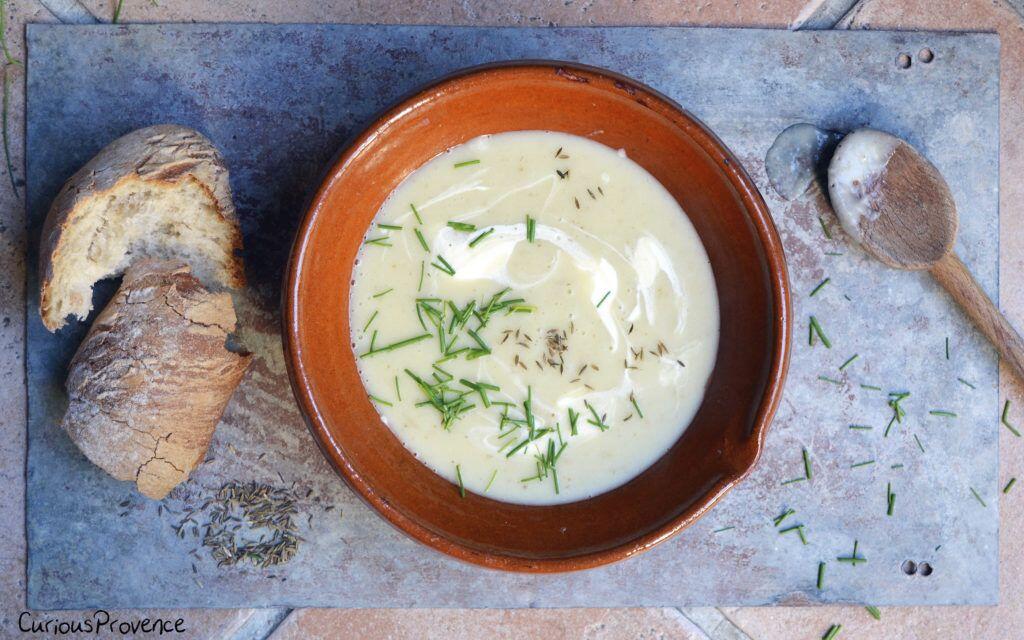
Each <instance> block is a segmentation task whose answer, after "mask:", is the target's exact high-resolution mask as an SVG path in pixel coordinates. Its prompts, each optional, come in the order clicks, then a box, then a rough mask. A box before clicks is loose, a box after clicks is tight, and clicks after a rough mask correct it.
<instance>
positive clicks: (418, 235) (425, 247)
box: [413, 228, 430, 253]
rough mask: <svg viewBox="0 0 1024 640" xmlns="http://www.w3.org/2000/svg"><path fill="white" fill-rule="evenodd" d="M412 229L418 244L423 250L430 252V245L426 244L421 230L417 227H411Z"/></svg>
mask: <svg viewBox="0 0 1024 640" xmlns="http://www.w3.org/2000/svg"><path fill="white" fill-rule="evenodd" d="M413 231H414V232H416V239H417V240H419V241H420V246H421V247H423V250H424V251H426V252H427V253H430V245H428V244H427V239H426V238H424V237H423V232H422V231H420V230H419V228H416V229H413Z"/></svg>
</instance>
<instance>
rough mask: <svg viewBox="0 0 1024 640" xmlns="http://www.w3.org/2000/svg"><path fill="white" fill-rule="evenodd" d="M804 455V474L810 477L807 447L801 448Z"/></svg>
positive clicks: (809, 457)
mask: <svg viewBox="0 0 1024 640" xmlns="http://www.w3.org/2000/svg"><path fill="white" fill-rule="evenodd" d="M802 453H803V456H804V475H805V476H807V479H808V480H810V479H811V456H810V455H809V454H808V453H807V449H803V450H802Z"/></svg>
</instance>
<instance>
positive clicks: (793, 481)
mask: <svg viewBox="0 0 1024 640" xmlns="http://www.w3.org/2000/svg"><path fill="white" fill-rule="evenodd" d="M806 479H807V478H806V477H804V476H800V477H798V478H790V479H789V480H783V481H782V484H783V485H787V484H794V483H797V482H803V481H804V480H806Z"/></svg>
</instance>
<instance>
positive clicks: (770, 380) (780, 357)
mask: <svg viewBox="0 0 1024 640" xmlns="http://www.w3.org/2000/svg"><path fill="white" fill-rule="evenodd" d="M537 129H540V130H551V131H563V132H567V133H571V134H575V135H580V136H586V137H589V138H591V139H593V140H596V141H598V142H601V143H603V144H605V145H608V146H610V147H613V148H622V149H625V150H626V153H627V154H628V156H629V157H630V158H632V159H633V160H635V161H636V162H638V163H640V164H641V165H642V166H643V167H644V168H645V169H647V171H649V172H650V173H651V174H653V175H654V177H655V178H657V179H658V180H659V181H660V182H661V183H662V184H663V185H664V186H665V188H666V189H668V191H669V192H670V193H671V194H672V195H673V196H674V197H675V198H676V199H677V200H678V202H679V204H680V205H681V206H682V208H683V209H684V210H685V211H686V213H687V214H688V215H689V217H690V219H691V220H692V222H693V224H694V227H695V228H696V230H697V232H698V233H699V235H700V238H701V240H702V241H703V243H704V246H705V248H706V249H707V253H708V256H709V257H710V259H711V264H712V268H713V271H714V275H715V280H716V284H717V291H718V298H719V305H720V311H721V341H720V347H719V352H718V356H717V361H716V365H715V369H714V372H713V374H712V376H711V379H710V382H709V386H708V389H707V393H706V395H705V398H704V402H703V405H702V406H701V408H700V410H699V411H698V413H697V415H696V417H695V418H694V420H693V422H692V423H691V425H690V426H689V428H688V429H687V430H686V431H685V433H684V434H683V435H682V437H681V438H680V439H679V441H678V442H677V443H676V444H675V445H674V446H673V447H672V448H671V450H669V451H668V452H667V453H666V454H665V455H664V456H663V457H662V458H661V459H659V460H658V461H657V462H655V463H654V465H652V466H651V467H650V468H649V469H647V470H646V471H645V472H643V473H642V474H640V475H639V476H638V477H636V478H635V479H633V480H632V481H630V482H628V483H627V484H625V485H623V486H621V487H619V488H617V489H615V490H613V491H610V492H608V493H605V494H602V495H599V496H596V497H594V498H592V499H589V500H584V501H580V502H574V503H570V504H564V505H557V506H526V505H518V504H509V503H503V502H498V501H495V500H491V499H489V498H486V497H483V496H479V495H473V494H467V496H466V497H465V498H464V499H462V498H460V497H459V494H458V489H457V487H455V486H454V485H452V484H451V483H449V482H448V481H446V480H445V479H443V478H441V477H440V476H438V475H436V474H435V473H433V472H432V471H430V469H428V468H427V467H426V466H424V465H423V464H422V463H420V462H419V461H418V460H417V459H416V458H415V457H414V456H413V455H412V454H411V453H410V452H409V451H408V450H407V449H405V447H403V446H402V444H401V442H400V441H399V440H398V439H397V438H396V437H395V436H394V435H393V434H392V432H391V431H390V430H389V429H388V428H387V426H386V425H384V424H383V423H382V422H381V420H380V417H379V415H378V414H377V413H376V411H375V410H374V408H373V406H372V404H371V403H370V401H369V399H368V398H367V396H366V393H365V391H364V389H363V386H362V382H361V380H360V377H359V373H358V371H357V369H356V362H355V357H354V355H353V352H352V348H351V346H350V344H351V340H350V337H349V288H350V284H351V282H350V281H351V277H352V266H353V261H354V260H355V257H356V253H357V251H358V249H359V245H360V242H361V240H362V237H363V234H364V232H365V230H366V228H367V226H368V225H369V224H370V222H371V220H372V219H373V217H374V215H375V214H376V213H377V211H378V209H379V208H380V206H381V204H382V203H383V202H384V199H385V198H386V197H387V196H388V194H390V193H391V192H392V191H393V190H394V189H395V188H396V187H397V186H398V184H399V183H400V182H401V181H402V180H403V179H404V178H405V177H406V176H408V175H409V174H410V173H411V172H412V171H414V170H415V169H417V168H418V167H420V166H421V165H423V164H424V163H425V162H427V161H428V160H430V159H431V158H433V157H434V156H436V155H437V154H439V153H441V152H442V151H444V150H445V149H448V148H450V147H453V146H455V145H458V144H461V143H463V142H466V141H467V140H470V139H472V138H475V137H477V136H480V135H482V134H487V133H491V134H493V133H500V132H504V131H516V130H537ZM285 289H286V292H285V297H286V300H285V305H284V306H285V314H284V340H285V348H286V351H287V358H286V360H287V363H288V366H289V370H290V374H291V379H292V384H293V388H294V390H295V394H296V397H297V399H298V402H299V406H300V408H301V409H302V411H303V413H304V414H305V416H306V418H307V421H308V423H309V427H310V430H311V431H312V433H313V435H314V437H315V438H316V440H317V442H318V443H319V445H320V447H321V449H322V451H323V453H324V455H325V456H326V457H327V459H328V461H329V462H330V463H331V464H332V465H333V466H334V467H335V469H337V470H338V472H339V473H340V474H341V475H342V477H343V478H344V479H345V480H346V481H347V482H348V484H349V485H350V486H351V487H352V488H353V489H354V490H355V491H356V492H357V493H358V494H359V495H360V496H362V498H363V499H364V500H365V501H366V502H367V503H368V504H369V505H370V506H371V507H373V508H374V509H376V510H377V511H378V512H379V513H380V514H381V516H383V517H384V518H386V519H387V520H388V521H389V522H391V523H392V524H394V525H395V526H396V527H398V528H399V529H401V530H402V531H404V532H406V533H407V534H409V535H410V536H412V537H413V538H415V539H416V540H419V541H421V542H423V543H425V544H427V545H429V546H431V547H433V548H435V549H438V550H440V551H442V552H444V553H448V554H450V555H452V556H455V557H457V558H460V559H462V560H466V561H469V562H474V563H477V564H481V565H484V566H487V567H493V568H499V569H506V570H517V571H545V572H550V571H567V570H574V569H584V568H587V567H593V566H597V565H601V564H605V563H608V562H612V561H615V560H620V559H623V558H627V557H629V556H631V555H634V554H636V553H638V552H640V551H643V550H645V549H647V548H649V547H651V546H653V545H654V544H656V543H658V542H661V541H662V540H665V539H666V538H668V537H669V536H671V535H673V534H675V533H677V532H678V531H680V530H682V529H683V528H684V527H686V526H688V525H690V524H691V523H693V522H694V521H695V520H697V519H698V518H699V517H700V516H701V515H703V514H704V513H705V512H707V510H708V509H709V508H710V507H711V506H712V505H713V504H714V503H715V502H716V501H717V500H719V499H720V498H721V497H722V495H723V494H724V493H725V492H726V491H728V490H729V488H730V487H732V486H734V485H735V484H736V483H737V482H738V481H739V480H740V479H741V478H743V477H744V476H745V475H746V474H747V473H749V471H750V470H751V468H752V467H753V465H754V463H755V461H756V460H757V458H758V455H759V453H760V451H761V448H762V444H763V442H764V438H765V434H766V433H767V430H768V425H769V423H770V421H771V418H772V416H773V414H774V412H775V409H776V407H777V405H778V402H779V399H780V397H781V392H782V383H783V380H784V378H785V373H786V368H787V363H788V357H789V335H790V302H789V293H788V289H789V287H788V280H787V275H786V266H785V260H784V256H783V252H782V246H781V244H780V242H779V238H778V235H777V233H776V230H775V227H774V226H773V224H772V221H771V217H770V215H769V212H768V209H767V207H766V206H765V204H764V201H763V200H762V199H761V196H760V194H759V193H758V192H757V189H756V188H755V186H754V184H753V182H752V181H751V180H750V178H749V177H748V176H747V175H746V174H745V173H744V171H743V170H742V169H741V168H740V165H739V163H738V162H736V160H735V158H734V157H733V156H732V155H731V154H730V153H729V151H727V150H726V149H725V147H724V146H723V145H722V144H721V142H719V141H718V140H717V139H716V138H715V137H714V135H713V134H711V132H710V131H708V130H707V129H706V128H705V127H704V126H703V125H701V124H700V123H699V122H697V121H696V120H695V119H694V118H693V117H691V116H690V115H688V114H687V113H686V112H684V111H683V110H682V109H680V108H679V107H678V106H677V105H676V104H674V103H672V102H671V101H669V100H668V99H666V98H665V97H664V96H662V95H659V94H658V93H656V92H654V91H652V90H650V89H648V88H646V87H644V86H642V85H640V84H638V83H636V82H634V81H632V80H630V79H628V78H624V77H622V76H618V75H615V74H612V73H609V72H606V71H601V70H598V69H593V68H587V67H581V66H571V65H568V64H563V63H522V64H509V65H501V66H491V67H486V68H478V69H474V70H470V71H467V72H464V73H461V74H458V75H456V76H454V77H449V78H447V79H444V80H442V81H440V82H438V83H436V84H433V85H431V86H429V87H427V88H426V89H424V90H423V91H421V92H420V93H418V94H416V95H414V96H413V97H411V98H409V99H407V100H405V101H404V102H402V103H401V104H399V105H397V106H396V107H394V108H393V109H391V110H390V111H388V112H387V113H385V114H384V115H383V116H381V117H380V119H379V120H377V121H376V122H374V123H373V124H371V125H370V126H369V128H368V129H367V130H366V131H365V132H364V133H363V134H362V135H360V136H359V137H358V138H357V139H356V140H355V141H354V142H353V143H352V145H351V146H350V147H349V148H348V149H347V150H346V151H345V152H344V153H343V154H342V155H341V156H340V158H339V159H338V160H337V162H336V163H335V164H334V166H333V167H331V168H330V170H329V171H328V173H327V177H326V178H325V180H324V182H323V184H322V186H321V187H320V189H319V191H318V192H317V194H316V196H315V197H314V199H313V201H312V204H311V206H310V208H309V211H308V212H307V214H306V217H305V220H304V222H303V224H302V226H301V228H300V230H299V233H298V237H297V239H296V241H295V245H294V249H293V252H292V256H291V261H290V264H289V267H288V274H287V283H286V287H285Z"/></svg>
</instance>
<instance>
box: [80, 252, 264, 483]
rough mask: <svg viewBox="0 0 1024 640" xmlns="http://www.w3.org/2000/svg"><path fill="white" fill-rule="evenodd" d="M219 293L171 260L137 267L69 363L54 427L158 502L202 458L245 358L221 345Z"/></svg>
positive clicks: (225, 297)
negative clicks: (59, 423) (64, 398)
mask: <svg viewBox="0 0 1024 640" xmlns="http://www.w3.org/2000/svg"><path fill="white" fill-rule="evenodd" d="M235 323H236V318H235V311H234V307H233V306H232V302H231V297H230V295H229V294H227V293H223V292H221V293H211V292H210V291H207V290H206V289H205V288H204V287H203V285H202V284H201V283H200V282H199V280H198V279H197V278H195V277H194V276H192V275H191V273H190V270H189V267H187V266H185V265H184V264H183V263H181V262H176V261H160V260H140V261H136V262H134V263H133V264H132V265H131V266H130V267H129V268H128V271H127V272H126V274H125V277H124V280H123V281H122V284H121V288H120V289H119V290H118V292H117V294H116V295H115V296H114V298H113V299H112V300H111V301H110V303H109V304H108V305H107V307H106V308H105V309H104V310H103V311H102V312H101V313H100V314H99V315H98V317H97V318H96V320H95V322H94V323H93V325H92V327H91V328H90V330H89V333H88V335H86V337H85V340H84V341H83V342H82V344H81V345H80V346H79V348H78V351H77V352H76V353H75V356H74V358H73V359H72V361H71V365H70V370H69V375H68V379H67V383H66V386H67V391H68V395H69V405H68V410H67V413H65V414H64V421H63V428H64V430H65V431H66V432H67V433H68V435H69V436H70V437H71V440H72V441H73V442H74V443H75V444H76V445H77V446H78V448H79V449H80V450H81V451H82V453H84V454H85V456H86V457H87V458H88V459H89V460H91V461H92V462H93V463H94V464H96V465H97V466H99V467H100V468H102V469H103V470H104V471H106V472H107V473H109V474H110V475H111V476H113V477H114V478H117V479H118V480H131V481H134V482H135V483H136V484H137V485H138V488H139V491H140V492H141V493H142V494H143V495H145V496H147V497H150V498H153V499H161V498H163V497H164V496H166V495H167V493H168V492H170V490H171V489H172V488H174V487H175V486H176V485H177V484H179V483H181V482H183V481H185V480H186V479H187V478H188V475H189V473H190V472H191V471H192V470H193V469H194V468H195V467H196V465H198V464H199V463H200V462H201V461H202V460H203V457H204V456H205V454H206V450H207V447H208V446H209V443H210V439H211V438H212V436H213V432H214V429H215V428H216V426H217V423H218V422H219V420H220V417H221V415H222V414H223V412H224V408H225V407H226V406H227V403H228V400H229V399H230V398H231V394H232V392H233V391H234V389H235V387H236V386H238V383H239V382H240V381H241V378H242V376H243V375H244V374H245V371H246V369H247V367H248V366H249V364H250V362H251V360H252V356H251V355H250V354H246V353H242V354H240V353H234V352H232V351H229V350H228V349H227V348H226V347H225V341H226V339H227V336H228V334H229V333H231V332H232V331H234V329H235Z"/></svg>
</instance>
